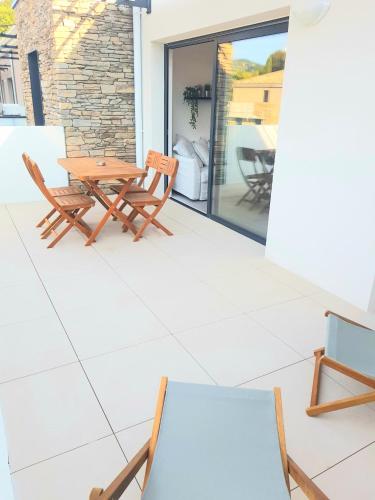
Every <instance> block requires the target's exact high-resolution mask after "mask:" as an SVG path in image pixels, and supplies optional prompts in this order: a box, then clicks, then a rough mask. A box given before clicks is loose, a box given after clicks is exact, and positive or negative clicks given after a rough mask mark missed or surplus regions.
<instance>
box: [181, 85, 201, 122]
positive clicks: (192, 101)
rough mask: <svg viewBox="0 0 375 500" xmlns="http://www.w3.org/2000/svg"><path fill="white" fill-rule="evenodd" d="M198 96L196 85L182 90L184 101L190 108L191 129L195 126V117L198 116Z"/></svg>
mask: <svg viewBox="0 0 375 500" xmlns="http://www.w3.org/2000/svg"><path fill="white" fill-rule="evenodd" d="M198 97H199V89H198V88H197V87H185V90H184V102H186V104H187V105H188V106H189V108H190V121H189V123H190V125H191V126H192V128H193V129H196V128H197V118H198Z"/></svg>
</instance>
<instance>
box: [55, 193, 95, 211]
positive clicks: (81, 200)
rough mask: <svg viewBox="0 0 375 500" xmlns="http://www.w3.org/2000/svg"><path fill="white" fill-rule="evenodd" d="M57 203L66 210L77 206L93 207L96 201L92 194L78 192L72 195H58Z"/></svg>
mask: <svg viewBox="0 0 375 500" xmlns="http://www.w3.org/2000/svg"><path fill="white" fill-rule="evenodd" d="M55 200H56V203H58V205H59V206H60V207H62V208H64V209H65V210H73V209H75V208H86V207H93V206H94V205H95V202H94V200H93V199H92V198H90V196H86V195H85V194H76V195H71V196H57V197H56V198H55Z"/></svg>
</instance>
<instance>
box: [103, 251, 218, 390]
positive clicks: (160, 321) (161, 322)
mask: <svg viewBox="0 0 375 500" xmlns="http://www.w3.org/2000/svg"><path fill="white" fill-rule="evenodd" d="M94 250H95V252H96V253H97V254H98V255H99V257H100V258H101V259H103V261H104V262H105V263H106V264H107V265H108V266H109V267H110V268H111V269H112V271H113V272H114V273H115V274H116V275H117V276H118V277H119V278H120V279H121V281H122V282H123V283H125V284H126V285H127V286H128V287H129V289H130V290H131V291H132V292H133V293H134V294H135V295H136V297H137V298H138V299H139V300H140V301H141V302H142V304H143V305H144V306H145V307H146V309H147V310H148V311H150V313H151V314H152V315H153V316H154V318H155V319H156V320H157V321H158V322H159V323H160V324H161V325H162V326H163V327H164V328H165V329H166V330H167V331H168V332H169V336H170V337H171V338H173V339H174V340H175V342H176V343H177V344H178V345H180V347H181V348H182V349H183V350H184V351H185V352H186V354H188V355H189V356H190V357H191V358H192V360H193V361H194V362H195V363H196V364H197V365H198V366H199V368H200V369H201V370H203V371H204V373H206V375H208V377H209V378H210V379H211V380H212V381H213V382H214V383H215V385H217V382H216V381H215V380H214V379H213V377H212V376H211V375H210V374H209V373H208V372H207V370H206V369H205V368H204V367H203V366H202V365H201V364H200V363H199V361H197V360H196V359H195V357H194V356H193V355H192V354H191V353H190V352H189V351H187V350H186V349H185V347H184V346H182V345H181V343H180V342H179V341H178V340H177V339H176V337H175V335H174V334H173V332H172V331H171V330H170V328H168V326H167V325H166V324H165V323H164V321H162V319H161V318H159V316H157V314H156V313H155V312H154V311H153V310H152V309H151V308H150V307H149V306H148V304H146V302H145V301H144V300H143V298H142V297H141V296H140V295H139V294H138V292H137V291H135V290H134V289H133V288H132V286H131V285H129V284H128V283H127V282H126V281H125V280H124V278H123V277H122V276H121V274H119V273H118V272H117V271H116V269H115V268H114V267H113V266H112V264H110V263H109V262H108V260H107V259H106V258H105V257H104V256H103V255H102V254H101V253H100V251H99V250H97V249H96V248H94ZM167 337H168V336H167V335H166V336H165V337H162V338H167ZM154 340H158V339H152V340H150V341H148V342H152V341H154Z"/></svg>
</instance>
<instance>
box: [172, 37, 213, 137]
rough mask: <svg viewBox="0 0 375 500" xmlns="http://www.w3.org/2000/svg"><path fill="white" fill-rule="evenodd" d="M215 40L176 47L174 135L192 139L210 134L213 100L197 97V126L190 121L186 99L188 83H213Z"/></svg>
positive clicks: (173, 110)
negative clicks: (193, 126)
mask: <svg viewBox="0 0 375 500" xmlns="http://www.w3.org/2000/svg"><path fill="white" fill-rule="evenodd" d="M214 50H215V49H214V44H213V43H201V44H199V45H192V46H188V47H181V48H178V49H174V50H173V77H172V80H171V86H172V89H173V98H172V135H173V140H175V137H176V133H177V134H180V135H184V136H185V137H187V138H188V139H190V140H191V141H194V140H199V138H200V137H204V138H205V139H207V140H208V139H209V138H210V123H211V101H209V100H208V101H204V100H199V101H198V111H199V114H198V119H197V128H196V129H193V128H192V126H191V125H190V124H189V120H190V110H189V107H188V106H187V104H186V103H185V102H184V97H183V93H184V90H185V87H194V86H195V85H204V84H206V83H209V84H211V80H212V71H213V63H214V58H215V53H214Z"/></svg>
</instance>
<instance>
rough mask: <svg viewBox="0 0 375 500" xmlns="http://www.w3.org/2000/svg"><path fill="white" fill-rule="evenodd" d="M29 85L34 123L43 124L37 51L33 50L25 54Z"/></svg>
mask: <svg viewBox="0 0 375 500" xmlns="http://www.w3.org/2000/svg"><path fill="white" fill-rule="evenodd" d="M27 60H28V66H29V76H30V87H31V100H32V104H33V112H34V125H37V126H43V125H45V118H44V111H43V93H42V85H41V81H40V72H39V53H38V51H37V50H33V51H32V52H29V53H28V54H27Z"/></svg>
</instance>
